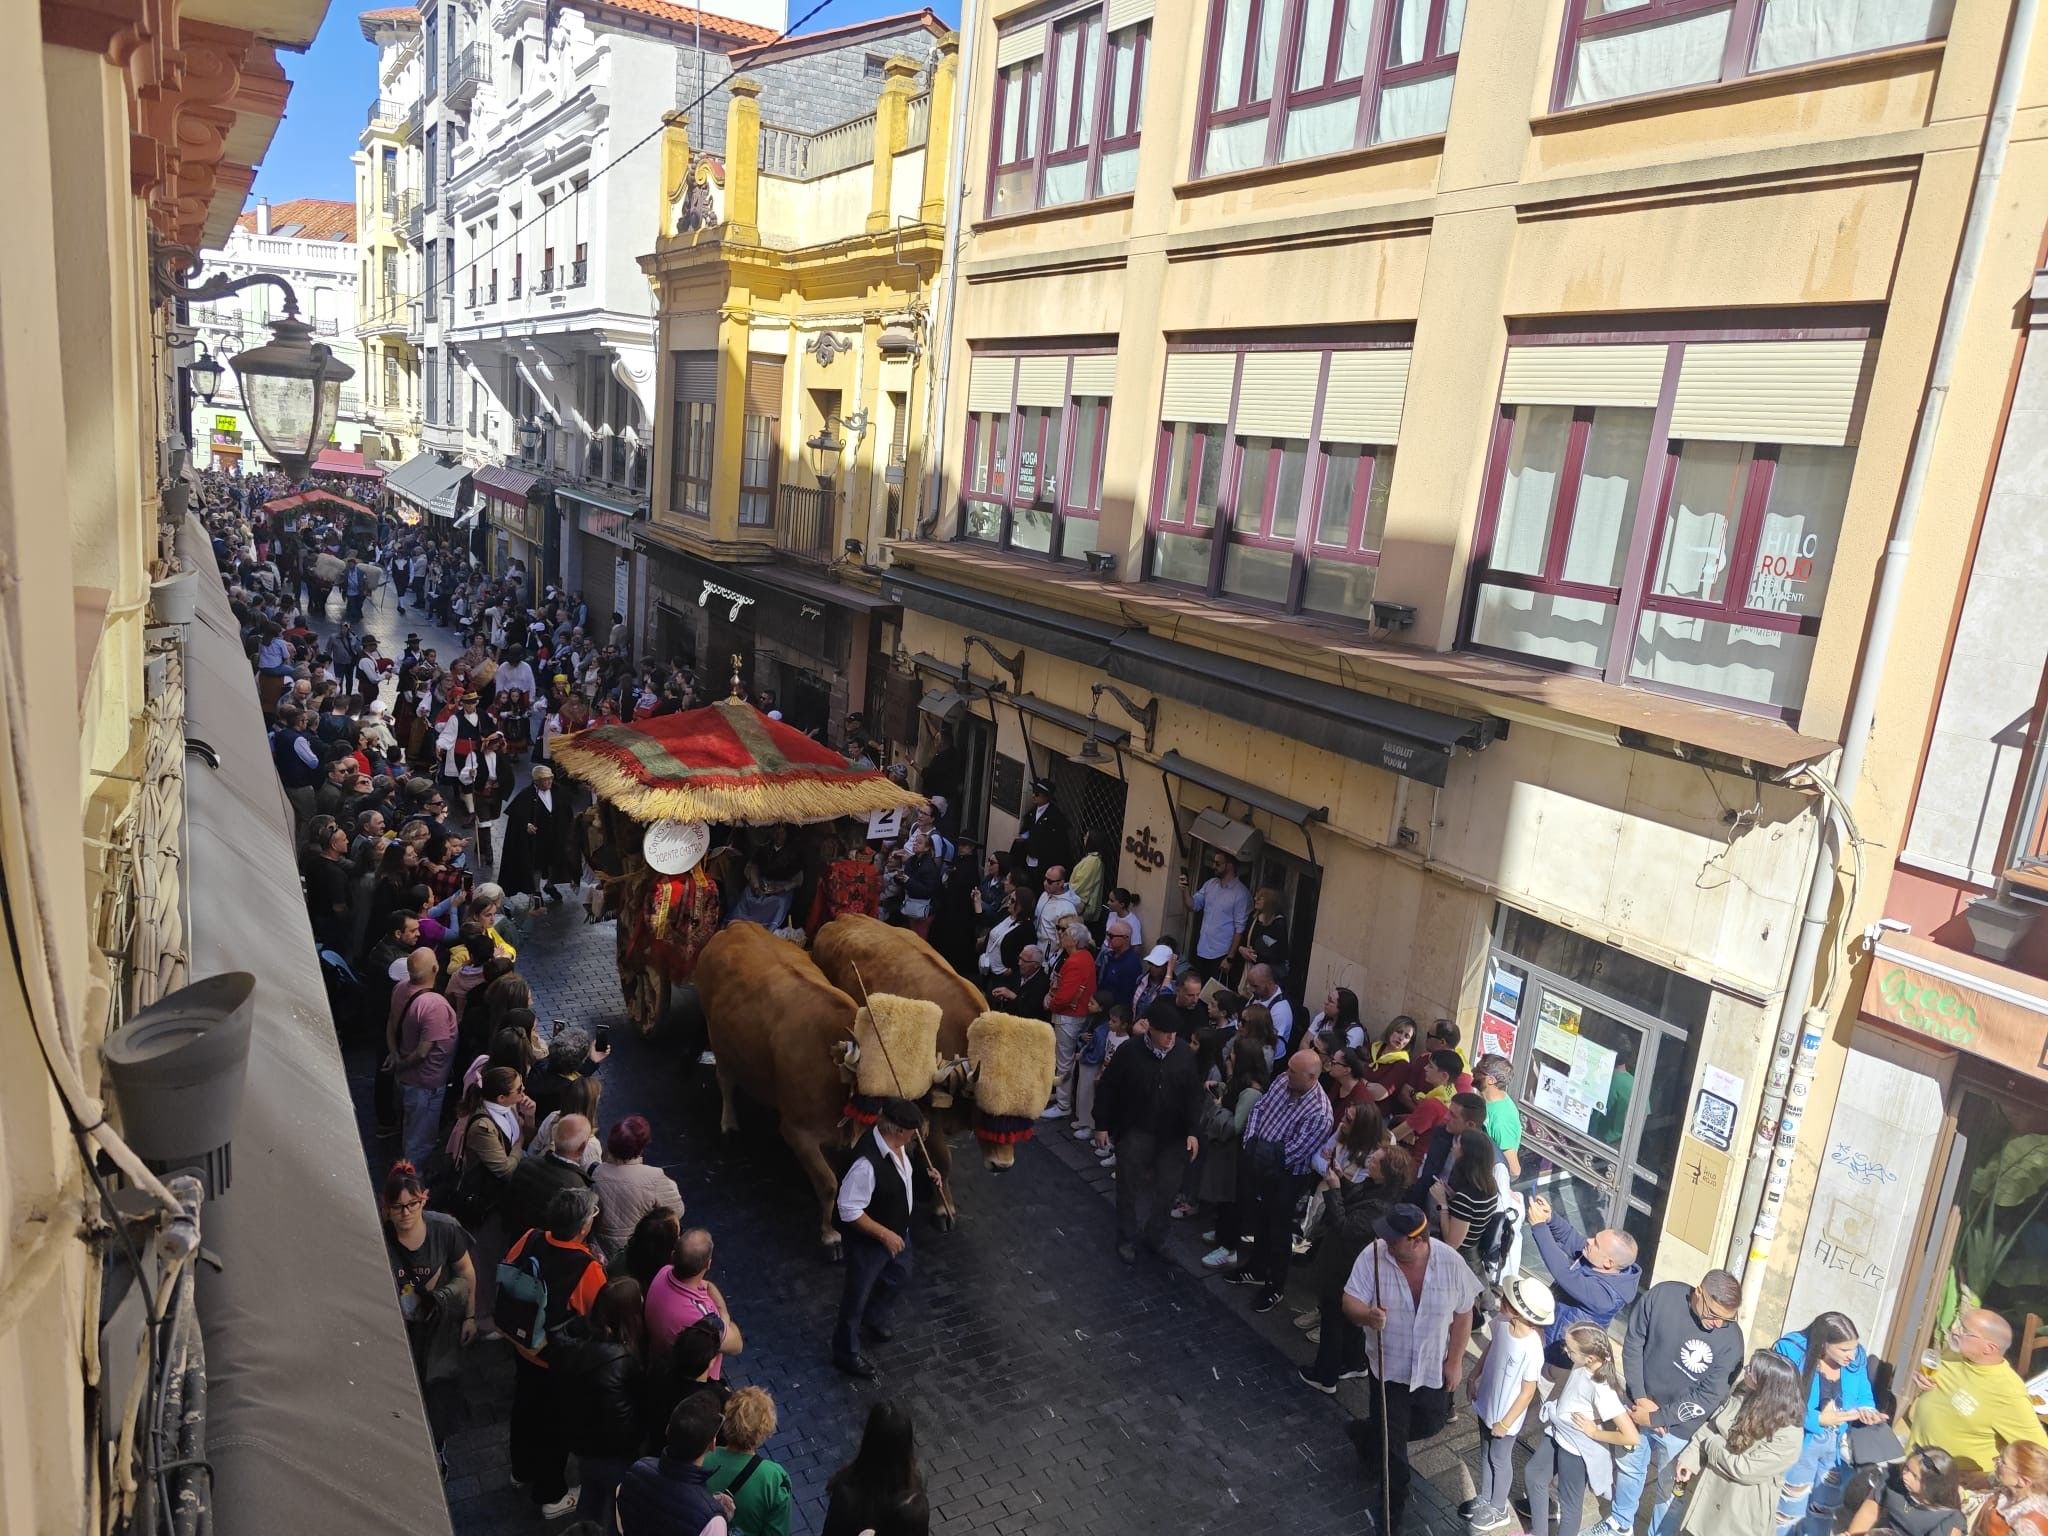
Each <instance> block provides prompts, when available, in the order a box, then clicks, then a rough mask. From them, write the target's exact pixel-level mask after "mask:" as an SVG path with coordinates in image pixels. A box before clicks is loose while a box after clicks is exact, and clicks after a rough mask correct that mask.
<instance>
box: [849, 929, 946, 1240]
mask: <svg viewBox="0 0 2048 1536" xmlns="http://www.w3.org/2000/svg"><path fill="white" fill-rule="evenodd" d="M848 963H849V964H851V962H850V961H849V962H848ZM853 982H854V985H855V986H857V987H859V988H860V1005H861V1007H863V1008H865V1009H867V1011H868V1018H869V1019H871V1020H874V1024H875V1039H876V1040H877V1041H878V1042H879V1043H880V1044H881V1047H882V1064H883V1065H884V1066H886V1067H887V1068H888V1069H889V1076H890V1078H891V1080H892V1081H894V1083H895V1084H896V1092H897V1095H898V1096H899V1097H901V1096H902V1094H903V1075H902V1074H901V1073H900V1072H898V1071H897V1070H896V1063H895V1061H894V1060H893V1059H892V1058H891V1057H890V1055H889V1037H888V1036H887V1035H885V1034H884V1033H883V1032H882V1025H881V1021H880V1020H878V1019H875V1009H874V1004H873V1002H872V1000H871V999H870V998H869V997H868V984H867V983H866V982H865V981H863V980H862V979H861V974H860V967H859V966H857V965H855V966H853ZM911 1134H912V1135H913V1136H915V1137H916V1138H917V1150H918V1151H920V1152H922V1153H923V1154H924V1166H925V1172H927V1173H929V1174H930V1175H931V1176H932V1183H934V1184H936V1185H937V1186H938V1190H939V1201H940V1206H941V1208H942V1209H943V1207H944V1204H945V1197H946V1181H945V1180H944V1179H942V1178H940V1177H939V1165H938V1164H937V1163H935V1162H933V1161H932V1149H931V1148H930V1147H928V1146H926V1145H925V1140H924V1127H922V1126H919V1127H918V1128H917V1129H916V1130H915V1131H913V1132H911Z"/></svg>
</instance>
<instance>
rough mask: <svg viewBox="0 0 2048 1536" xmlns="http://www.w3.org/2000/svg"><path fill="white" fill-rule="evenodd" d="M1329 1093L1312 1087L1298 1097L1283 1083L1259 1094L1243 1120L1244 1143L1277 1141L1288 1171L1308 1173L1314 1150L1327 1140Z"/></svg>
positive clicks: (1314, 1154) (1322, 1146)
mask: <svg viewBox="0 0 2048 1536" xmlns="http://www.w3.org/2000/svg"><path fill="white" fill-rule="evenodd" d="M1331 1124H1332V1120H1331V1115H1330V1096H1329V1095H1328V1094H1327V1093H1325V1092H1323V1090H1322V1089H1321V1088H1315V1087H1312V1088H1310V1089H1309V1091H1308V1092H1307V1093H1304V1094H1302V1095H1300V1096H1299V1097H1297V1096H1296V1095H1295V1093H1294V1091H1293V1090H1292V1089H1290V1088H1288V1087H1287V1086H1286V1085H1285V1084H1284V1083H1283V1084H1281V1085H1280V1086H1279V1087H1277V1088H1274V1089H1272V1090H1270V1091H1268V1092H1266V1093H1263V1094H1261V1095H1260V1096H1259V1102H1258V1103H1257V1105H1255V1106H1254V1107H1253V1109H1252V1115H1251V1118H1250V1119H1249V1120H1247V1121H1246V1122H1245V1124H1244V1144H1245V1145H1246V1146H1247V1147H1249V1146H1251V1145H1252V1144H1253V1143H1254V1142H1260V1141H1272V1142H1278V1143H1279V1145H1280V1149H1281V1151H1282V1153H1283V1154H1284V1155H1285V1156H1286V1158H1287V1171H1288V1172H1289V1173H1311V1172H1313V1171H1314V1169H1315V1160H1316V1154H1317V1153H1319V1152H1321V1151H1322V1150H1323V1148H1324V1147H1325V1146H1327V1145H1328V1144H1329V1140H1330V1129H1331Z"/></svg>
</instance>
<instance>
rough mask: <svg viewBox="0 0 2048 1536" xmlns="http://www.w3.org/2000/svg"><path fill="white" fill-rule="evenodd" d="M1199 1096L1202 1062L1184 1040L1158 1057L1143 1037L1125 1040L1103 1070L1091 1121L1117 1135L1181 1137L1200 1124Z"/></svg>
mask: <svg viewBox="0 0 2048 1536" xmlns="http://www.w3.org/2000/svg"><path fill="white" fill-rule="evenodd" d="M1202 1098H1203V1094H1202V1069H1201V1065H1200V1063H1198V1062H1197V1061H1196V1060H1195V1053H1194V1052H1193V1051H1191V1050H1189V1049H1188V1047H1187V1042H1186V1041H1183V1040H1175V1041H1174V1043H1173V1049H1172V1050H1170V1051H1168V1052H1167V1053H1166V1055H1165V1056H1163V1057H1161V1056H1156V1055H1154V1054H1153V1051H1152V1047H1151V1046H1150V1045H1148V1044H1146V1042H1145V1041H1144V1040H1142V1039H1133V1040H1128V1041H1126V1042H1125V1043H1124V1044H1123V1045H1121V1046H1119V1047H1118V1048H1117V1052H1116V1054H1115V1055H1114V1056H1112V1057H1110V1058H1109V1065H1108V1066H1106V1067H1104V1068H1103V1069H1102V1081H1101V1082H1100V1083H1098V1084H1097V1085H1096V1088H1095V1124H1096V1127H1097V1128H1098V1129H1100V1130H1105V1131H1107V1132H1109V1134H1110V1136H1111V1137H1112V1138H1115V1139H1121V1138H1122V1137H1124V1136H1126V1135H1128V1134H1129V1133H1130V1132H1132V1131H1146V1132H1149V1133H1151V1134H1152V1135H1154V1136H1157V1137H1158V1138H1159V1139H1160V1140H1161V1141H1184V1140H1186V1139H1187V1138H1188V1137H1190V1136H1193V1135H1195V1134H1196V1131H1197V1128H1198V1127H1199V1126H1200V1125H1201V1123H1202Z"/></svg>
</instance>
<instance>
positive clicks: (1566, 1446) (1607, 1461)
mask: <svg viewBox="0 0 2048 1536" xmlns="http://www.w3.org/2000/svg"><path fill="white" fill-rule="evenodd" d="M1623 1409H1624V1404H1623V1403H1622V1401H1621V1394H1620V1393H1619V1392H1616V1391H1615V1390H1614V1388H1612V1387H1610V1386H1608V1385H1607V1384H1606V1383H1605V1382H1602V1381H1595V1380H1594V1379H1593V1373H1592V1372H1591V1371H1589V1370H1587V1369H1586V1368H1585V1367H1584V1366H1577V1367H1574V1368H1573V1370H1572V1373H1571V1375H1569V1376H1567V1377H1566V1378H1565V1381H1564V1385H1563V1386H1562V1387H1561V1388H1559V1389H1558V1393H1557V1396H1555V1397H1553V1398H1552V1399H1551V1400H1550V1401H1549V1402H1547V1403H1545V1404H1544V1405H1543V1421H1544V1422H1545V1423H1546V1424H1548V1425H1549V1426H1550V1438H1551V1439H1553V1440H1555V1441H1556V1442H1557V1444H1558V1448H1559V1449H1560V1450H1566V1451H1570V1452H1571V1453H1572V1454H1573V1455H1574V1456H1576V1457H1578V1458H1579V1460H1581V1461H1583V1462H1584V1463H1585V1464H1586V1486H1587V1487H1588V1488H1591V1489H1592V1490H1593V1492H1595V1493H1596V1494H1598V1495H1599V1496H1600V1497H1601V1498H1603V1499H1604V1498H1607V1497H1608V1496H1609V1495H1611V1494H1612V1493H1613V1492H1614V1452H1613V1451H1612V1450H1611V1449H1610V1448H1609V1447H1608V1446H1607V1445H1606V1444H1604V1443H1603V1442H1601V1441H1599V1440H1595V1439H1592V1438H1591V1437H1590V1436H1588V1435H1587V1434H1586V1432H1585V1431H1584V1430H1582V1429H1580V1428H1579V1427H1578V1426H1577V1425H1575V1424H1574V1423H1572V1415H1573V1414H1577V1413H1583V1414H1585V1415H1587V1416H1588V1417H1589V1418H1592V1419H1595V1420H1598V1421H1599V1423H1601V1424H1602V1425H1607V1424H1611V1423H1613V1422H1614V1420H1616V1419H1617V1418H1619V1417H1620V1416H1621V1414H1622V1412H1623Z"/></svg>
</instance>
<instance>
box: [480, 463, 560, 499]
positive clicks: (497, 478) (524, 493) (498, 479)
mask: <svg viewBox="0 0 2048 1536" xmlns="http://www.w3.org/2000/svg"><path fill="white" fill-rule="evenodd" d="M470 479H471V480H472V481H473V482H475V485H476V488H477V489H478V490H479V491H482V492H483V493H484V495H486V496H488V497H490V498H491V500H493V501H510V502H514V503H520V504H523V503H525V502H527V501H530V500H532V499H533V496H534V492H535V490H536V489H538V490H540V491H542V492H545V491H546V490H547V487H546V486H545V485H544V484H542V483H541V478H540V476H539V475H536V474H530V473H529V472H527V471H526V470H523V469H510V468H507V467H505V466H503V465H499V464H486V465H485V466H484V467H483V468H482V469H479V470H477V471H476V472H475V473H474V474H472V475H471V476H470Z"/></svg>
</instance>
